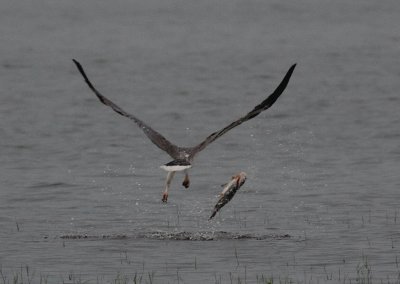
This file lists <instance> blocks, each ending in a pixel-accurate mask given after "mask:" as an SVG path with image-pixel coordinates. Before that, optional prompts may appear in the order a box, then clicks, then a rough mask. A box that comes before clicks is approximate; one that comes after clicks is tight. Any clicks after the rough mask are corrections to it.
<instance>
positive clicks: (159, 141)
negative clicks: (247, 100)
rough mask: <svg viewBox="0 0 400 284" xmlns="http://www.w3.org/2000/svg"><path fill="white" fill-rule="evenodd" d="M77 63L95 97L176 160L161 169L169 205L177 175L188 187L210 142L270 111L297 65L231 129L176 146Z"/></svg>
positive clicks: (164, 199)
mask: <svg viewBox="0 0 400 284" xmlns="http://www.w3.org/2000/svg"><path fill="white" fill-rule="evenodd" d="M72 60H73V62H74V63H75V65H76V67H77V68H78V70H79V72H80V73H81V75H82V76H83V78H84V80H85V82H86V84H87V85H88V86H89V88H90V89H91V90H92V91H93V92H94V94H95V95H96V96H97V98H98V99H99V100H100V102H102V103H103V104H105V105H106V106H109V107H111V108H112V109H113V110H114V111H115V112H117V113H118V114H120V115H122V116H125V117H127V118H129V119H131V120H133V122H135V123H136V124H137V125H138V126H139V127H140V128H141V129H142V131H143V132H144V134H146V136H147V137H148V138H149V139H150V140H151V142H153V143H154V144H155V145H156V146H157V147H158V148H160V149H161V150H163V151H165V152H166V153H167V154H168V155H170V156H171V157H172V159H173V160H172V161H171V162H169V163H167V164H165V165H162V166H161V168H162V169H164V170H166V171H167V172H168V173H167V179H166V181H165V189H164V191H163V196H162V201H163V202H167V200H168V191H169V188H170V185H171V181H172V178H173V177H174V175H175V172H177V171H183V172H184V173H185V178H184V180H183V183H182V185H183V186H184V187H185V188H188V187H189V185H190V180H189V174H188V169H190V168H191V167H192V162H193V159H194V157H195V156H196V155H197V154H198V153H199V152H201V151H202V150H204V149H205V148H206V147H207V146H208V145H210V143H212V142H214V141H215V140H216V139H217V138H219V137H221V136H222V135H224V134H225V133H226V132H228V131H229V130H231V129H232V128H234V127H236V126H238V125H240V124H242V123H243V122H245V121H247V120H250V119H252V118H254V117H256V116H257V115H259V114H260V113H261V112H262V111H264V110H266V109H268V108H270V107H271V106H272V105H273V104H274V103H275V101H276V100H277V99H278V98H279V96H280V95H281V94H282V92H283V91H284V90H285V88H286V86H287V85H288V83H289V80H290V77H291V76H292V73H293V71H294V68H295V67H296V64H293V65H292V66H291V67H290V68H289V70H288V71H287V73H286V75H285V77H284V78H283V80H282V81H281V83H280V84H279V86H278V87H277V88H276V89H275V91H274V92H273V93H272V94H271V95H269V96H268V97H267V98H266V99H265V100H263V101H262V102H261V103H260V104H258V105H256V106H255V107H254V108H253V109H252V110H251V111H250V112H249V113H247V114H246V115H244V116H242V117H241V118H239V119H237V120H235V121H233V122H232V123H231V124H229V125H228V126H226V127H224V128H222V129H221V130H218V131H215V132H213V133H212V134H210V135H209V136H208V137H207V138H205V139H204V140H203V141H202V142H201V143H199V144H198V145H196V146H194V147H179V146H177V145H175V144H173V143H171V142H170V141H169V140H167V139H166V138H165V137H164V136H163V135H161V134H160V133H159V132H157V131H156V130H154V129H153V128H151V127H150V126H149V125H148V124H146V123H145V122H144V121H142V120H140V119H139V118H138V117H136V116H135V115H133V114H130V113H128V112H126V111H125V110H123V109H122V108H121V107H119V106H118V105H116V104H115V103H113V102H112V101H111V100H109V99H108V98H106V97H105V96H103V95H102V94H101V93H100V92H99V91H98V90H97V89H96V88H95V87H94V85H93V84H92V83H91V82H90V80H89V78H88V76H87V75H86V73H85V71H84V70H83V67H82V65H81V64H80V63H79V62H78V61H77V60H75V59H72Z"/></svg>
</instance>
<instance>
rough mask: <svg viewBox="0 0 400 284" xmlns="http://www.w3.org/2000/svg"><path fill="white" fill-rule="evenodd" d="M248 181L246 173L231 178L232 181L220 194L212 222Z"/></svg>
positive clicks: (212, 215)
mask: <svg viewBox="0 0 400 284" xmlns="http://www.w3.org/2000/svg"><path fill="white" fill-rule="evenodd" d="M246 179H247V175H246V173H245V172H240V173H238V174H236V175H234V176H233V177H232V178H231V180H230V181H229V182H228V183H227V184H226V185H225V186H224V189H223V190H222V192H221V193H220V195H219V199H218V202H217V204H215V206H214V210H213V211H212V214H211V216H210V218H209V219H208V220H211V219H212V218H213V217H214V216H215V214H217V212H218V211H219V210H220V209H221V208H222V207H224V206H225V205H226V204H227V203H228V202H229V201H231V200H232V198H233V196H235V194H236V192H237V191H238V190H239V188H241V187H242V185H243V184H244V182H245V181H246Z"/></svg>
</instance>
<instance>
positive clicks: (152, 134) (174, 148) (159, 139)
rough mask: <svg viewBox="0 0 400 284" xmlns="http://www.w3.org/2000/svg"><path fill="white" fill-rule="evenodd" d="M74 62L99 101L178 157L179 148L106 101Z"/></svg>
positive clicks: (156, 143) (173, 156) (81, 68)
mask: <svg viewBox="0 0 400 284" xmlns="http://www.w3.org/2000/svg"><path fill="white" fill-rule="evenodd" d="M72 61H74V63H75V65H76V67H77V68H78V70H79V72H80V73H81V74H82V76H83V78H84V79H85V82H86V84H87V85H88V86H89V88H90V89H91V90H92V91H93V92H94V93H95V95H96V96H97V97H98V98H99V100H100V101H101V102H102V103H103V104H105V105H106V106H109V107H111V108H112V109H113V110H114V111H115V112H117V113H119V114H120V115H122V116H125V117H127V118H129V119H132V120H133V121H134V122H135V123H136V124H137V125H138V126H139V127H140V128H141V129H142V130H143V132H144V134H146V136H147V137H148V138H149V139H150V140H151V142H153V143H154V144H155V145H156V146H157V147H158V148H160V149H161V150H164V151H165V152H167V153H168V154H169V155H170V156H171V157H172V158H174V159H176V158H178V157H179V151H178V150H179V148H178V147H177V146H176V145H174V144H172V143H171V142H169V141H168V140H167V139H166V138H165V137H164V136H162V135H161V134H160V133H158V132H157V131H155V130H154V129H152V128H151V127H150V126H148V125H147V124H146V123H144V122H143V121H142V120H140V119H139V118H137V117H136V116H134V115H132V114H129V113H127V112H126V111H124V110H123V109H122V108H120V107H119V106H117V105H116V104H115V103H113V102H112V101H110V100H109V99H107V98H106V97H105V96H103V95H102V94H101V93H100V92H99V91H98V90H97V89H96V88H95V87H94V86H93V84H92V83H91V82H90V80H89V78H88V76H87V75H86V73H85V71H84V70H83V67H82V65H81V64H80V63H79V62H78V61H76V60H75V59H72Z"/></svg>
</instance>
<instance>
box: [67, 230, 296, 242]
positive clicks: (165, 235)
mask: <svg viewBox="0 0 400 284" xmlns="http://www.w3.org/2000/svg"><path fill="white" fill-rule="evenodd" d="M60 238H61V239H69V240H99V239H107V240H123V239H149V240H175V241H220V240H282V239H289V238H291V236H290V235H289V234H260V235H259V234H243V233H235V232H225V231H205V232H188V231H182V232H165V231H155V232H145V233H138V234H136V235H126V234H114V235H86V234H71V235H62V236H61V237H60Z"/></svg>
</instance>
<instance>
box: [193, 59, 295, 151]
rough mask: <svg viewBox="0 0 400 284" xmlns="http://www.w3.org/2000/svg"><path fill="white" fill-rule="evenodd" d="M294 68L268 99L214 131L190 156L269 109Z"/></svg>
mask: <svg viewBox="0 0 400 284" xmlns="http://www.w3.org/2000/svg"><path fill="white" fill-rule="evenodd" d="M295 67H296V64H294V65H292V67H290V68H289V70H288V71H287V73H286V75H285V77H284V78H283V80H282V82H281V83H280V84H279V86H278V87H277V88H276V89H275V91H274V92H273V93H272V94H271V95H270V96H269V97H268V98H266V99H265V100H264V101H262V102H261V103H260V104H259V105H257V106H255V107H254V109H253V110H252V111H250V112H249V113H248V114H246V115H245V116H243V117H241V118H239V119H238V120H236V121H234V122H232V123H231V124H229V125H228V126H226V127H225V128H223V129H221V130H219V131H216V132H214V133H212V134H211V135H210V136H208V137H207V138H206V139H205V140H204V141H203V142H201V143H200V144H199V145H197V146H195V147H193V148H191V149H190V155H191V157H193V156H194V155H196V154H197V153H198V152H200V151H201V150H203V149H204V148H205V147H207V146H208V145H209V144H210V143H212V142H213V141H215V140H216V139H217V138H219V137H221V136H222V135H224V134H225V133H226V132H228V131H229V130H231V129H232V128H234V127H236V126H238V125H240V124H242V123H243V122H245V121H247V120H249V119H252V118H254V117H256V116H257V115H259V114H260V113H261V112H262V111H264V110H266V109H268V108H270V107H271V106H272V105H273V104H274V103H275V101H276V100H277V99H278V98H279V96H280V95H281V94H282V93H283V91H284V90H285V88H286V86H287V85H288V83H289V80H290V77H291V76H292V73H293V71H294V68H295Z"/></svg>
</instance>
